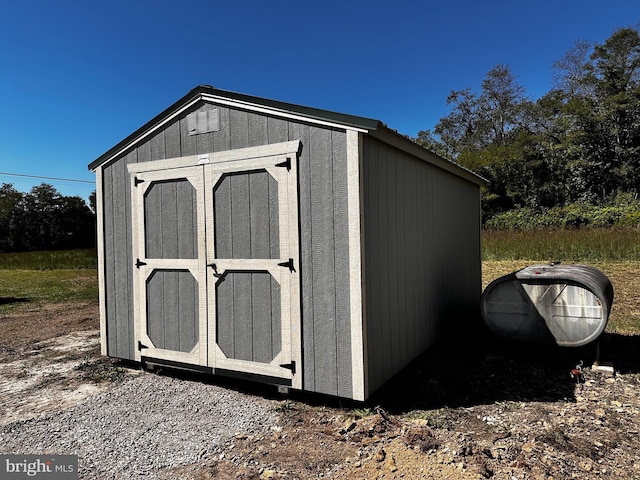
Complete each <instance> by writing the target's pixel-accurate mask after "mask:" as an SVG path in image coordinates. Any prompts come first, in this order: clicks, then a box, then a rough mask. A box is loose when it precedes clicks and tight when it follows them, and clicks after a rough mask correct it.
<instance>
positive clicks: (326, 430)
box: [0, 303, 640, 480]
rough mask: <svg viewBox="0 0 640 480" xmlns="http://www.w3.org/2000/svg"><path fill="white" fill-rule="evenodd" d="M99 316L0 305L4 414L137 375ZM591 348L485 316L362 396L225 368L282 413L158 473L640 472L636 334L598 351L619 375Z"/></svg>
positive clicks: (0, 407) (550, 475) (69, 401)
mask: <svg viewBox="0 0 640 480" xmlns="http://www.w3.org/2000/svg"><path fill="white" fill-rule="evenodd" d="M98 323H99V322H98V310H97V306H96V305H94V304H91V303H67V304H55V305H40V306H34V307H33V308H31V307H30V308H29V309H27V310H25V309H22V308H21V309H20V313H12V314H8V315H4V316H2V317H0V424H4V423H7V422H11V421H14V420H20V419H26V418H31V417H34V416H37V415H42V414H43V413H46V412H49V411H52V410H55V409H59V408H65V407H68V406H70V405H73V404H75V403H78V402H81V401H82V400H83V399H84V398H87V396H89V395H94V394H96V393H98V392H101V391H104V390H106V389H108V388H112V387H113V386H114V385H116V384H117V382H118V381H120V380H122V379H123V378H124V377H126V376H127V375H132V374H136V373H137V370H136V369H135V368H129V367H130V366H128V365H123V364H119V363H117V362H114V361H112V360H109V359H105V358H101V357H100V356H99V347H98V342H99V335H98ZM595 353H596V352H595V348H594V347H593V346H591V347H584V348H578V349H559V348H553V347H539V346H524V345H510V344H506V343H504V342H501V341H499V340H497V339H495V338H493V337H491V336H490V335H488V334H487V332H485V331H484V329H483V328H477V329H475V330H473V331H470V332H468V335H467V336H466V337H463V338H461V337H456V338H455V339H452V340H450V341H447V342H442V343H440V344H438V345H437V346H435V347H434V348H432V349H431V350H429V351H428V352H427V353H426V354H425V355H423V356H422V357H420V358H419V359H417V360H416V361H415V362H414V363H412V364H411V365H410V366H409V367H407V368H406V369H405V370H404V371H402V372H401V373H400V374H399V375H398V376H396V377H395V378H394V379H393V380H392V381H391V382H389V384H388V385H387V386H386V387H385V388H383V389H382V390H381V391H379V392H378V393H376V395H374V397H373V398H372V399H371V400H370V401H369V402H367V403H366V404H354V403H348V402H344V401H339V400H336V399H333V398H326V397H318V396H312V395H305V394H300V393H291V394H290V395H289V396H286V397H280V396H278V394H277V393H276V392H275V391H274V389H272V388H267V387H265V386H257V385H253V384H248V383H240V382H233V381H229V380H224V379H220V383H221V384H223V385H225V386H227V387H228V388H234V389H240V390H243V391H249V392H253V393H256V394H259V395H263V396H267V397H269V398H272V401H273V408H274V409H275V410H277V411H278V412H279V413H280V421H279V425H277V426H276V427H275V428H273V429H272V430H271V432H270V433H269V434H267V435H262V436H258V437H254V436H248V435H247V434H245V433H243V432H238V434H237V435H236V436H235V437H234V438H232V439H230V440H229V441H228V442H227V443H226V444H225V445H224V449H223V451H222V452H221V453H220V452H215V454H212V455H210V456H209V457H208V458H207V459H205V460H204V461H203V462H202V463H199V464H195V465H189V466H186V467H182V468H180V469H173V470H171V471H163V472H161V473H160V477H161V478H166V479H169V478H179V479H214V478H215V479H222V480H227V479H244V480H248V479H261V480H266V479H296V478H298V479H312V478H335V479H366V480H369V479H374V478H381V479H400V478H403V479H420V478H425V479H435V480H444V479H463V480H464V479H482V478H493V479H506V480H511V479H544V480H551V479H556V480H557V479H567V478H578V479H600V478H622V479H640V454H639V453H638V452H640V337H638V336H625V335H618V334H608V335H607V336H606V337H605V338H604V339H603V342H602V345H601V360H602V361H605V360H606V361H608V362H612V363H613V365H614V367H615V374H610V373H608V372H599V371H595V370H593V369H592V368H591V365H592V363H593V361H594V359H595ZM581 361H582V365H583V366H582V372H583V373H582V375H581V376H580V378H575V377H572V376H571V374H570V372H571V370H572V369H574V368H575V367H576V365H578V364H579V363H580V362H581ZM165 374H167V373H165ZM171 374H172V375H185V374H180V373H178V372H175V373H171ZM399 392H401V393H399Z"/></svg>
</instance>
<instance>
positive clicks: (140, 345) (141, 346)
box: [138, 340, 149, 351]
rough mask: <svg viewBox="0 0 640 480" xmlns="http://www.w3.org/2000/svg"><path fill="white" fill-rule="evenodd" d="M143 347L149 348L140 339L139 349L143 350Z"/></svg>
mask: <svg viewBox="0 0 640 480" xmlns="http://www.w3.org/2000/svg"><path fill="white" fill-rule="evenodd" d="M143 348H149V347H147V346H146V345H143V344H142V342H141V341H140V340H138V351H141V350H142V349H143Z"/></svg>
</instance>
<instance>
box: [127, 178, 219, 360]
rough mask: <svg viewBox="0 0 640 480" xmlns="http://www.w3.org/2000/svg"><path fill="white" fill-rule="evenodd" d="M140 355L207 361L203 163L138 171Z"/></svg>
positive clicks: (134, 182) (138, 336)
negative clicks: (198, 165) (197, 165)
mask: <svg viewBox="0 0 640 480" xmlns="http://www.w3.org/2000/svg"><path fill="white" fill-rule="evenodd" d="M133 192H134V194H133V197H134V222H135V225H136V229H135V233H136V235H137V237H136V264H135V265H134V266H133V268H134V273H135V277H136V279H137V281H136V284H137V298H138V302H137V305H136V308H137V309H138V318H139V322H138V326H137V330H138V331H137V340H138V345H137V346H138V355H139V356H141V357H142V356H145V357H152V358H158V359H165V360H171V361H177V362H184V363H189V364H195V365H206V301H205V299H206V264H205V263H204V257H205V245H204V235H202V234H201V233H200V232H203V231H204V224H205V218H204V213H203V212H202V208H200V209H199V208H198V204H202V203H204V197H203V194H204V190H203V172H202V167H187V168H177V169H173V170H163V171H158V172H140V173H138V174H136V175H135V176H134V177H133Z"/></svg>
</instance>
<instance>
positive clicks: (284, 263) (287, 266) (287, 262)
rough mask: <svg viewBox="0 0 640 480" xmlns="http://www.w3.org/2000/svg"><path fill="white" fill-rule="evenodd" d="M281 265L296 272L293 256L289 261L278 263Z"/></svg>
mask: <svg viewBox="0 0 640 480" xmlns="http://www.w3.org/2000/svg"><path fill="white" fill-rule="evenodd" d="M278 266H279V267H286V268H288V269H289V271H290V272H295V271H296V269H295V268H294V266H293V258H290V259H289V260H288V261H286V262H282V263H279V264H278Z"/></svg>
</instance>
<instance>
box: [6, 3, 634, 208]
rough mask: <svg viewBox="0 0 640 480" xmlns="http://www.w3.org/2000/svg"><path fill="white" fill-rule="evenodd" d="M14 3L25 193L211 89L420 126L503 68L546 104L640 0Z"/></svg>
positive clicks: (68, 187) (71, 188)
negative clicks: (555, 68) (452, 96)
mask: <svg viewBox="0 0 640 480" xmlns="http://www.w3.org/2000/svg"><path fill="white" fill-rule="evenodd" d="M2 3H3V5H2V13H1V15H0V183H13V184H14V186H15V187H16V188H17V189H19V190H23V191H27V190H29V189H30V188H31V187H32V186H33V185H37V184H39V183H42V182H43V181H45V180H41V179H30V178H24V177H13V176H7V175H5V174H6V173H15V174H23V175H41V176H46V177H55V178H68V179H77V180H83V181H93V180H94V175H93V173H92V172H89V171H88V170H87V165H88V164H89V163H90V162H92V161H93V160H95V159H96V158H97V157H98V156H100V155H101V154H102V153H103V152H105V151H106V150H108V149H109V148H111V147H112V146H113V145H115V144H116V143H118V142H119V141H120V140H122V139H123V138H124V137H126V136H127V135H129V134H130V133H132V132H133V131H134V130H135V129H137V128H138V127H140V126H141V125H142V124H144V123H146V122H147V121H148V120H150V119H151V118H152V117H154V116H155V115H156V114H158V113H159V112H161V111H162V110H164V109H165V108H166V107H168V106H169V105H171V104H172V103H173V102H175V101H176V100H178V99H179V98H181V97H182V96H183V95H184V94H186V93H187V92H188V91H189V90H191V89H192V88H193V87H195V86H197V85H200V84H209V85H213V86H215V87H217V88H221V89H225V90H232V91H236V92H241V93H246V94H250V95H256V96H259V97H265V98H270V99H274V100H281V101H285V102H291V103H298V104H301V105H306V106H311V107H317V108H324V109H328V110H334V111H338V112H343V113H348V114H353V115H359V116H364V117H371V118H375V119H378V120H382V121H383V122H384V123H386V124H387V125H388V126H389V127H391V128H393V129H396V130H398V131H399V132H400V133H403V134H407V135H411V136H415V135H417V132H418V131H419V130H424V129H428V128H433V126H434V125H435V124H436V123H437V122H438V120H439V119H440V118H442V117H443V116H445V115H446V114H447V113H448V108H447V105H446V98H447V95H448V93H449V92H450V91H451V90H459V89H463V88H466V87H472V88H474V89H477V88H479V85H480V84H481V82H482V80H483V79H484V77H485V76H486V74H487V72H488V71H489V70H491V69H492V68H493V67H494V66H496V65H498V64H503V65H507V66H508V67H509V68H510V69H511V71H512V72H513V73H514V74H515V75H516V77H517V80H518V82H519V83H520V84H521V85H523V86H524V87H525V89H526V91H527V94H528V95H529V96H530V97H531V98H533V99H535V98H538V97H540V96H541V95H543V94H544V93H546V92H547V91H548V90H549V89H550V88H551V86H552V83H551V78H552V69H551V66H552V64H553V62H554V61H555V60H557V59H558V58H559V57H561V56H562V55H563V54H564V53H565V52H566V51H567V50H568V49H569V48H571V47H572V46H573V45H574V43H575V41H576V40H588V41H593V42H598V43H602V42H604V41H605V40H606V39H607V38H608V37H609V36H610V35H611V34H612V33H613V31H614V30H616V29H617V28H621V27H625V26H635V25H637V24H638V22H640V2H638V0H611V1H609V2H603V1H602V0H597V1H595V0H537V1H535V2H532V1H530V2H525V1H518V0H483V1H478V0H446V1H429V0H422V1H418V0H393V1H391V0H384V1H383V0H368V1H359V0H358V1H350V0H342V1H337V0H323V1H321V2H313V3H312V2H300V1H296V2H293V1H289V0H281V1H276V2H269V1H264V0H251V1H243V0H208V1H205V0H192V1H190V2H184V1H183V2H177V1H171V2H170V1H165V0H110V1H109V2H105V1H96V0H83V1H79V0H75V1H68V0H56V1H51V0H22V1H20V2H17V1H11V2H10V1H8V0H5V1H3V2H2ZM48 183H51V184H53V185H54V186H55V187H56V188H57V189H58V190H59V191H60V192H61V193H63V194H64V195H80V196H82V197H85V198H86V197H87V196H88V195H89V193H90V192H91V191H93V189H94V186H93V185H91V184H81V183H72V182H63V181H57V180H56V181H48Z"/></svg>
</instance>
